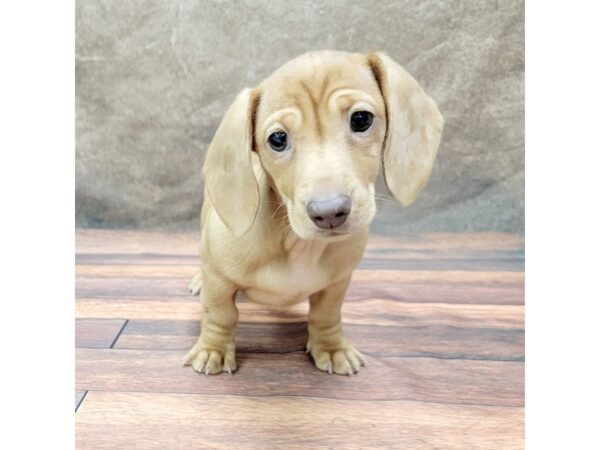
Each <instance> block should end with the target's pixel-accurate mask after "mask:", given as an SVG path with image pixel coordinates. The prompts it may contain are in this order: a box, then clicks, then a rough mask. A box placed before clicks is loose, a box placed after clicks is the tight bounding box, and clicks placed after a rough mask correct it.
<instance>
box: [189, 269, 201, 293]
mask: <svg viewBox="0 0 600 450" xmlns="http://www.w3.org/2000/svg"><path fill="white" fill-rule="evenodd" d="M188 289H189V290H190V292H191V293H192V295H198V294H199V293H200V289H202V270H199V271H198V272H197V273H196V275H194V278H192V281H191V282H190V284H189V286H188Z"/></svg>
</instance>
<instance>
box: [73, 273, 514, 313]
mask: <svg viewBox="0 0 600 450" xmlns="http://www.w3.org/2000/svg"><path fill="white" fill-rule="evenodd" d="M438 273H439V272H438ZM358 278H359V279H358V280H355V281H353V282H352V283H350V286H349V287H348V291H347V293H346V301H362V300H363V299H366V298H386V299H390V300H398V301H403V302H411V303H437V302H439V301H440V299H443V300H444V303H477V304H505V305H511V304H512V305H515V304H517V305H522V304H524V287H523V285H520V286H519V285H517V286H502V285H487V286H477V285H476V286H470V285H466V284H464V285H463V284H457V283H451V284H448V283H446V284H442V283H427V282H421V283H404V284H401V283H399V282H397V281H395V280H387V281H383V280H381V277H377V278H376V279H375V280H373V281H365V280H360V275H359V277H358ZM189 281H190V280H189V279H188V278H181V277H179V278H173V277H164V278H141V277H127V278H125V277H112V278H107V277H84V278H78V279H77V283H76V290H75V294H76V296H77V297H79V298H85V297H94V298H104V297H124V296H126V297H129V298H155V297H169V298H186V297H188V296H189V295H190V294H189V292H188V289H187V286H188V284H189ZM239 295H240V297H243V294H241V293H240V294H239Z"/></svg>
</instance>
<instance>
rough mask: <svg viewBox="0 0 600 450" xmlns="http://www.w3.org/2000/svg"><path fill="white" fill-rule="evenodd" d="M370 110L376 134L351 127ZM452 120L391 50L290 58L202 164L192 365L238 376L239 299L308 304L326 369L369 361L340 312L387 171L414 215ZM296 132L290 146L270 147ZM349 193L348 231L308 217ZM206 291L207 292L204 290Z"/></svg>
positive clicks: (351, 369)
mask: <svg viewBox="0 0 600 450" xmlns="http://www.w3.org/2000/svg"><path fill="white" fill-rule="evenodd" d="M361 110H367V111H369V112H371V113H372V114H373V115H374V120H373V124H372V126H371V127H370V129H369V130H367V131H366V132H364V133H354V132H352V130H351V129H350V126H349V121H350V116H351V114H352V113H353V112H355V111H361ZM442 128H443V119H442V116H441V114H440V112H439V111H438V109H437V106H436V104H435V102H434V101H433V100H432V99H431V98H430V97H429V96H427V94H425V92H424V91H423V89H422V88H421V86H420V85H419V84H418V83H417V82H416V81H415V80H414V79H413V78H412V77H411V76H410V75H409V74H408V73H407V72H406V71H405V70H404V69H403V68H402V67H400V66H399V65H398V64H397V63H395V62H394V61H393V60H392V59H391V58H390V57H389V56H387V55H386V54H384V53H373V54H368V55H363V54H355V53H344V52H333V51H320V52H312V53H307V54H304V55H302V56H299V57H297V58H295V59H294V60H292V61H290V62H288V63H287V64H285V65H284V66H283V67H281V68H280V69H279V70H277V71H276V72H275V73H274V74H273V75H271V76H270V77H269V78H267V79H266V80H265V81H263V82H262V83H261V84H260V85H259V86H258V87H256V88H254V89H244V90H243V91H242V92H241V93H240V94H239V95H238V96H237V98H236V99H235V101H234V102H233V104H232V105H231V107H230V108H229V110H228V111H227V112H226V114H225V117H224V118H223V121H222V122H221V125H220V126H219V128H218V130H217V132H216V134H215V137H214V139H213V141H212V143H211V145H210V147H209V149H208V152H207V156H206V161H205V164H204V167H203V174H204V178H205V195H204V199H205V200H204V204H203V206H202V214H201V256H202V262H203V265H202V268H201V270H200V271H199V273H198V274H197V275H196V276H195V277H194V279H193V280H192V283H191V285H190V289H191V290H192V292H194V293H195V294H197V293H198V292H201V300H202V303H203V305H204V315H203V318H202V330H201V334H200V337H199V338H198V341H197V343H196V344H195V345H194V346H193V347H192V348H191V349H190V351H189V352H188V353H187V354H186V355H185V357H184V364H191V365H192V366H193V368H194V370H196V371H198V372H204V373H207V374H216V373H220V372H222V371H227V372H232V371H234V370H235V369H236V361H235V344H234V336H235V328H236V323H237V320H238V310H237V308H236V305H235V300H234V298H235V293H236V292H237V291H238V290H241V291H244V292H245V294H246V295H247V297H248V298H249V299H250V300H252V301H256V302H259V303H263V304H266V305H269V306H274V307H282V306H287V305H291V304H294V303H297V302H300V301H302V300H304V299H306V298H308V299H309V303H310V310H309V314H308V342H307V351H308V352H310V354H311V355H312V358H313V359H314V362H315V365H316V366H317V368H319V369H320V370H323V371H327V372H329V373H332V372H335V373H338V374H352V373H355V372H357V371H358V370H359V367H360V366H361V365H363V364H364V360H363V358H362V355H361V354H360V353H359V352H358V351H357V350H356V349H355V348H354V347H353V346H352V345H350V344H349V343H348V342H347V341H346V339H345V338H344V336H343V334H342V326H341V306H342V300H343V298H344V294H345V292H346V288H347V287H348V284H349V283H350V278H351V276H352V272H353V270H354V268H355V267H356V266H357V264H358V263H359V261H360V259H361V257H362V254H363V252H364V249H365V245H366V243H367V236H368V229H369V224H370V223H371V221H372V220H373V217H374V215H375V191H374V183H375V179H376V176H377V172H378V170H379V165H380V161H381V165H382V166H383V172H384V177H385V181H386V184H387V186H388V188H389V190H390V192H391V193H392V194H393V195H394V197H395V198H397V199H398V200H399V201H400V202H401V203H402V204H404V205H410V204H411V203H412V202H413V201H414V200H415V198H416V196H417V194H418V193H419V191H420V190H421V189H422V188H423V187H424V186H425V184H426V183H427V180H428V178H429V174H430V173H431V169H432V166H433V163H434V161H435V158H436V154H437V149H438V146H439V143H440V138H441V133H442ZM275 130H285V131H286V132H287V134H288V136H289V140H290V149H289V150H286V151H285V152H279V153H278V152H274V151H273V150H272V149H271V148H270V147H269V144H268V142H267V139H268V136H269V135H270V134H271V133H272V132H273V131H275ZM337 194H343V195H348V196H349V197H350V198H351V201H352V211H351V213H350V215H349V217H348V219H347V221H346V223H344V225H343V226H342V227H340V229H334V230H323V229H321V228H318V227H317V226H316V225H315V224H313V222H312V221H311V220H310V218H309V217H308V214H307V212H306V204H307V202H308V201H309V200H310V199H312V198H322V197H326V196H330V195H337ZM200 288H201V289H200Z"/></svg>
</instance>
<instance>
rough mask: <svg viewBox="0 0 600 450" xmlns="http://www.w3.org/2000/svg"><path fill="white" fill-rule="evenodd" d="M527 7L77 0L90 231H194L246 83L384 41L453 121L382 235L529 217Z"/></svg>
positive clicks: (387, 215)
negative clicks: (415, 193) (323, 52)
mask: <svg viewBox="0 0 600 450" xmlns="http://www.w3.org/2000/svg"><path fill="white" fill-rule="evenodd" d="M523 9H524V6H523V2H522V1H512V0H506V1H460V0H456V1H393V0H380V1H364V0H359V1H342V0H330V1H327V2H318V1H313V0H311V1H298V2H294V1H275V0H252V1H218V0H213V1H208V0H182V1H180V2H169V1H164V0H163V1H134V0H112V1H100V0H78V1H77V17H76V32H77V40H76V113H77V124H76V131H77V150H76V151H77V158H76V211H77V225H79V226H86V227H111V228H114V227H152V228H159V227H160V228H162V227H169V228H190V227H196V226H198V223H199V211H200V205H201V201H202V179H201V177H200V168H201V165H202V161H203V158H204V154H205V152H206V148H207V145H208V143H209V142H210V139H211V137H212V135H213V133H214V131H215V129H216V127H217V125H218V123H219V121H220V119H221V116H222V115H223V113H224V111H225V109H226V108H227V106H228V105H229V103H230V102H231V101H232V99H233V98H234V96H235V95H236V93H237V92H238V91H239V90H240V89H241V88H243V87H245V86H253V85H255V84H257V83H258V82H260V80H262V79H263V78H264V77H266V76H268V75H269V74H270V73H271V72H272V71H273V70H274V69H276V68H277V67H278V66H280V65H281V64H282V63H284V62H286V61H287V60H288V59H291V58H292V57H294V56H296V55H298V54H300V53H303V52H305V51H308V50H316V49H337V50H348V51H359V52H365V51H370V50H384V51H386V52H388V53H389V54H390V55H391V56H392V57H393V58H394V59H396V60H397V61H398V62H399V63H400V64H402V65H403V66H404V67H405V68H406V69H407V70H408V71H409V72H410V73H412V74H413V76H414V77H415V78H417V80H419V81H420V82H421V84H422V85H423V86H424V87H425V89H426V91H427V92H428V93H429V94H430V95H431V96H432V97H433V98H434V99H435V100H436V101H437V102H438V105H439V107H440V110H441V111H442V114H443V115H444V117H445V119H446V127H445V129H444V135H443V139H442V145H441V148H440V152H439V158H438V161H437V163H436V165H435V167H434V170H433V174H432V177H431V180H430V183H429V185H428V186H427V187H426V189H425V190H424V191H423V192H422V194H421V196H420V197H419V199H418V200H417V202H416V203H415V204H413V205H412V206H411V207H410V208H402V207H400V206H399V205H396V204H394V203H392V202H391V201H390V202H384V203H383V204H382V205H381V207H380V211H379V213H378V217H377V223H376V225H375V227H376V229H377V230H378V231H380V232H397V231H417V230H419V231H433V230H448V231H462V230H505V231H517V232H522V231H523V227H524V149H523V136H524V130H523V121H524V111H523V105H524V100H523V94H524V92H523V90H524V79H523V72H524V30H523V28H524V26H523Z"/></svg>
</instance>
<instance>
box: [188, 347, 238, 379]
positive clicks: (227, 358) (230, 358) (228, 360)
mask: <svg viewBox="0 0 600 450" xmlns="http://www.w3.org/2000/svg"><path fill="white" fill-rule="evenodd" d="M182 364H183V365H184V366H189V365H190V364H191V365H192V368H193V369H194V370H195V371H196V372H198V373H205V374H206V375H216V374H218V373H221V372H227V373H232V372H233V371H235V369H236V368H237V365H236V362H235V345H234V344H233V343H230V344H224V345H223V346H222V348H219V349H216V348H215V347H214V346H207V345H204V344H203V343H201V342H198V343H196V345H194V346H193V347H192V348H191V349H190V351H189V352H187V353H186V355H185V356H184V357H183V362H182Z"/></svg>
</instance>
